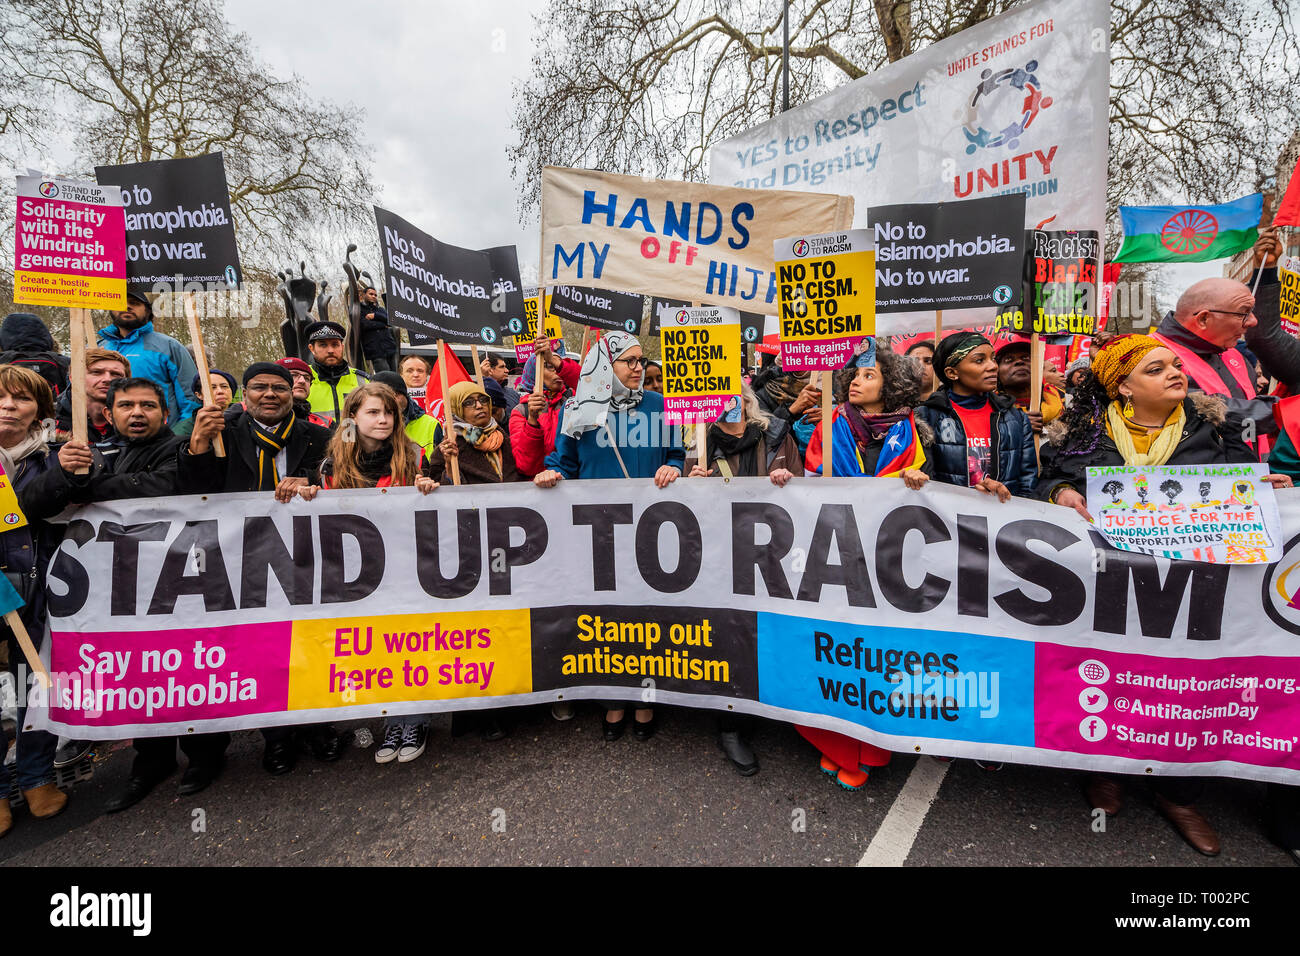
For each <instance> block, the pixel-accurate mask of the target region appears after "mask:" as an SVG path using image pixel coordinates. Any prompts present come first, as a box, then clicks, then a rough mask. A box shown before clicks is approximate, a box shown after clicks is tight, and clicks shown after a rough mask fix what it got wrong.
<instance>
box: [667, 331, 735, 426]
mask: <svg viewBox="0 0 1300 956" xmlns="http://www.w3.org/2000/svg"><path fill="white" fill-rule="evenodd" d="M659 342H660V345H661V346H662V348H663V363H664V418H665V419H667V420H668V421H673V422H675V421H680V422H685V423H691V422H711V421H714V420H716V419H717V418H718V416H720V415H721V414H722V411H723V409H724V408H725V406H726V404H727V400H728V399H731V398H739V396H740V365H741V360H740V359H741V353H740V313H739V312H738V311H736V310H735V309H728V308H718V307H714V306H706V307H704V308H699V309H678V310H677V312H676V314H675V315H673V317H672V318H671V319H670V320H668V321H665V322H664V323H662V324H661V325H660V327H659Z"/></svg>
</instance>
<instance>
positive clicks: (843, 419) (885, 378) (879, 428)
mask: <svg viewBox="0 0 1300 956" xmlns="http://www.w3.org/2000/svg"><path fill="white" fill-rule="evenodd" d="M866 343H867V340H865V339H864V340H863V344H860V345H859V346H858V348H857V349H856V350H855V351H854V355H853V357H852V358H851V359H850V360H849V367H848V368H846V369H842V370H840V371H838V372H836V373H835V376H834V379H833V383H834V387H835V392H836V394H837V395H843V396H844V398H845V400H844V401H843V403H841V404H840V405H839V406H837V407H836V409H835V411H834V413H833V414H832V416H831V421H832V426H831V429H832V431H831V434H832V435H833V436H834V439H835V441H834V458H833V460H832V461H833V466H834V467H833V468H832V469H831V470H832V472H833V473H834V474H835V476H836V477H837V478H845V477H862V478H870V477H876V478H884V477H889V476H897V477H900V478H902V479H903V481H904V482H905V483H906V484H907V486H908V487H909V488H911V489H913V490H915V489H918V488H921V487H922V486H924V485H925V483H926V482H927V481H929V480H930V479H929V476H928V475H927V474H926V473H925V471H924V470H923V468H924V466H925V462H926V458H925V451H924V446H925V445H927V444H929V441H930V438H931V436H930V433H929V429H928V428H927V427H926V426H925V425H921V424H919V423H917V422H916V420H915V418H914V416H913V414H912V408H913V406H915V405H916V403H917V402H919V401H920V398H921V367H920V364H919V363H918V362H915V361H913V360H912V359H910V358H906V357H903V356H899V355H895V354H894V353H893V352H891V351H889V350H887V349H882V350H880V351H876V352H875V354H874V358H873V357H872V352H873V350H872V349H871V348H870V347H869V345H867V344H866ZM822 427H823V425H822V424H818V426H817V430H816V431H815V432H813V436H812V440H811V441H809V442H808V454H807V458H806V461H805V467H806V468H807V471H808V473H810V474H821V470H822V458H823V447H822ZM796 729H797V730H798V731H799V733H800V734H802V735H803V737H804V739H805V740H807V741H808V742H809V743H810V744H812V745H813V746H814V747H816V748H817V749H818V750H819V751H820V752H821V755H822V758H821V770H822V772H823V773H825V774H827V775H828V776H831V777H834V778H835V782H836V783H838V784H839V785H840V786H841V787H843V788H844V789H845V790H859V789H861V788H862V786H863V785H865V784H866V782H867V779H868V778H869V776H870V774H871V769H872V768H873V767H883V766H885V765H886V764H888V763H889V758H890V752H889V751H888V750H885V749H883V748H881V747H877V746H875V745H873V744H869V743H866V742H865V741H861V740H858V739H857V738H855V737H850V736H848V735H846V734H839V733H836V732H835V731H832V730H822V729H821V728H818V727H804V726H800V725H796Z"/></svg>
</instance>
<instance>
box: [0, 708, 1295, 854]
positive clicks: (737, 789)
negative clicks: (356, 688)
mask: <svg viewBox="0 0 1300 956" xmlns="http://www.w3.org/2000/svg"><path fill="white" fill-rule="evenodd" d="M354 726H357V725H354ZM366 726H369V727H371V728H372V729H374V730H377V729H378V727H379V722H378V721H375V722H367V724H366ZM449 729H450V718H449V717H446V716H442V717H438V718H435V722H434V727H433V732H432V733H431V735H430V740H429V747H428V749H427V751H426V752H425V754H424V756H422V757H421V758H420V759H419V760H417V761H414V762H412V763H409V764H397V763H391V764H388V765H386V766H378V765H376V764H375V763H374V759H373V753H374V750H373V747H372V748H370V749H361V748H358V747H352V748H350V749H349V750H348V752H347V754H346V755H345V756H344V757H343V759H342V760H340V761H339V762H338V763H335V764H321V763H317V762H316V761H314V760H313V759H312V758H311V757H310V756H309V755H304V757H303V758H302V760H301V761H300V763H299V764H298V767H297V769H296V770H295V771H294V772H293V773H291V774H288V775H286V776H282V777H271V776H269V775H267V774H266V773H265V772H264V771H263V770H262V769H261V765H260V758H261V748H262V742H261V737H260V735H258V734H256V733H253V732H246V733H239V734H237V735H235V740H234V743H233V744H232V746H231V748H230V752H229V762H228V764H227V768H226V771H225V773H224V774H223V775H222V776H221V778H220V779H219V780H218V781H217V782H216V783H215V784H214V785H213V786H212V787H211V788H209V789H208V790H207V791H205V792H204V793H202V794H199V795H197V796H195V797H190V798H188V799H182V798H180V797H178V796H177V795H176V792H175V787H176V784H177V783H178V782H179V774H177V775H176V776H173V777H172V778H171V779H170V780H168V781H167V782H165V783H163V784H162V785H160V786H159V787H158V788H157V789H156V790H155V791H154V793H152V794H151V795H150V796H149V797H148V798H147V799H146V800H145V801H143V802H142V803H140V804H138V805H137V806H135V807H133V808H132V809H130V810H128V811H126V812H124V813H120V814H116V815H113V816H107V815H105V814H104V813H103V806H104V803H105V801H106V800H107V799H108V797H109V796H111V795H112V794H114V793H115V792H116V791H117V790H118V789H119V788H120V787H121V786H122V784H123V782H124V781H125V779H126V776H127V772H128V770H129V767H130V751H129V750H127V749H123V748H121V746H120V745H119V746H118V749H116V750H113V751H112V752H108V751H109V748H108V747H105V748H104V751H105V753H104V755H102V756H101V758H100V760H99V761H98V762H97V764H96V769H95V773H94V776H93V778H92V779H91V780H89V781H86V782H83V783H79V784H77V785H76V786H75V788H74V789H73V792H72V800H71V802H70V803H69V806H68V809H67V810H66V811H65V812H64V813H63V814H62V815H60V816H59V817H56V818H54V819H52V820H48V821H37V820H33V819H32V818H31V817H29V816H28V815H27V813H26V810H25V809H19V810H17V811H16V813H15V826H14V829H13V830H12V831H11V833H10V834H9V836H8V837H6V838H5V839H3V840H0V862H2V863H4V864H6V865H16V866H40V865H64V866H118V865H129V866H147V865H155V864H169V865H179V866H192V865H212V864H215V865H222V866H236V865H286V864H288V865H295V864H310V865H318V866H340V865H349V866H353V865H384V864H404V865H412V864H416V865H426V864H428V865H462V866H464V865H484V864H486V865H497V864H523V865H574V864H577V865H582V864H597V865H601V864H603V865H643V864H660V865H678V864H687V865H690V864H728V865H752V864H757V865H767V864H777V865H791V866H807V865H814V866H817V865H830V866H852V865H855V864H857V863H859V861H860V860H862V858H863V856H864V853H866V852H867V849H868V847H869V846H871V845H872V841H873V838H876V837H877V834H878V831H880V830H881V827H882V824H883V823H885V821H886V818H887V816H888V817H889V819H890V822H889V824H888V825H887V826H886V833H885V834H882V835H881V836H880V839H879V840H877V844H878V846H876V847H874V848H873V850H872V854H871V858H872V859H873V860H878V859H881V856H880V855H879V854H878V853H877V851H878V850H880V848H881V847H882V846H883V847H884V848H885V850H886V851H890V848H891V847H892V852H893V853H894V854H895V855H896V856H898V857H899V858H901V859H905V860H906V865H907V866H909V867H910V866H975V865H983V866H1054V867H1055V866H1091V865H1119V866H1180V867H1188V866H1192V867H1233V866H1284V867H1290V866H1292V865H1293V864H1292V862H1291V861H1290V858H1289V857H1287V856H1286V855H1285V854H1283V853H1282V852H1281V851H1280V850H1278V849H1277V848H1276V847H1274V846H1273V845H1272V844H1271V843H1270V842H1269V841H1268V840H1267V838H1266V837H1265V836H1264V835H1263V833H1262V832H1261V831H1260V826H1259V821H1258V816H1259V811H1260V806H1261V803H1262V800H1263V796H1264V786H1263V784H1258V783H1254V782H1250V781H1241V780H1215V781H1212V782H1211V783H1210V785H1209V788H1208V791H1207V793H1206V796H1205V799H1204V800H1203V801H1202V803H1201V804H1200V806H1201V808H1202V810H1203V811H1204V812H1205V813H1206V814H1207V816H1209V818H1210V819H1211V820H1212V821H1213V822H1214V823H1215V824H1216V826H1217V827H1218V828H1219V831H1220V835H1221V837H1222V840H1223V846H1224V851H1223V853H1222V855H1221V856H1219V857H1218V858H1216V859H1207V858H1205V857H1202V856H1200V855H1199V854H1197V853H1196V852H1195V851H1194V850H1192V849H1191V848H1190V847H1188V846H1187V845H1186V844H1184V843H1183V841H1182V840H1181V839H1180V838H1179V836H1178V835H1177V834H1176V833H1175V832H1174V831H1173V830H1172V829H1171V828H1170V826H1169V825H1168V824H1167V823H1166V822H1165V821H1164V820H1163V818H1161V817H1160V816H1159V815H1158V814H1157V813H1156V811H1155V809H1154V808H1153V806H1152V801H1151V796H1150V794H1149V793H1148V792H1147V789H1146V787H1145V786H1144V785H1143V783H1142V782H1141V781H1136V782H1135V784H1134V786H1133V787H1131V788H1130V792H1129V799H1128V804H1127V806H1126V807H1125V809H1124V810H1123V812H1122V813H1121V814H1119V815H1118V816H1116V817H1113V818H1110V819H1108V820H1107V821H1106V824H1107V825H1106V830H1105V832H1104V833H1098V832H1094V829H1093V819H1092V816H1091V815H1090V812H1089V809H1088V807H1087V806H1086V805H1085V803H1084V800H1083V797H1082V795H1081V790H1080V779H1081V776H1080V775H1079V774H1076V773H1070V772H1066V771H1059V770H1050V769H1043V768H1034V767H1018V766H1007V767H1006V768H1004V769H1003V770H1002V771H1000V772H989V771H985V770H981V769H979V768H978V767H976V766H975V765H974V764H973V763H971V762H970V761H964V760H963V761H956V762H954V763H951V764H949V765H947V766H946V767H944V766H942V765H935V766H930V767H923V768H921V771H920V772H919V773H918V775H917V779H916V780H915V781H914V782H913V784H912V786H911V787H910V788H909V790H912V789H915V788H916V787H917V785H918V783H922V782H924V780H932V781H933V780H937V778H938V777H942V780H941V781H939V782H938V790H937V795H936V796H935V797H934V800H933V803H932V804H929V805H928V808H927V806H926V802H925V800H921V801H920V802H919V803H918V802H917V800H916V799H914V798H913V797H910V796H909V798H907V799H905V800H904V801H903V802H902V803H900V805H899V809H897V810H895V811H894V813H893V814H891V813H890V811H891V808H892V807H893V806H894V804H895V798H896V797H898V796H899V793H900V791H901V790H902V789H903V787H904V785H905V783H907V781H908V778H909V776H910V775H911V774H912V772H913V770H914V768H915V767H916V766H917V762H918V760H920V761H925V762H927V763H931V764H933V763H934V762H933V761H931V758H929V757H920V758H918V757H915V756H912V755H899V756H897V757H896V758H895V759H894V762H893V764H892V765H891V766H890V767H888V768H885V769H883V770H879V771H877V772H875V773H874V774H873V776H872V779H871V781H870V783H869V784H868V785H867V786H866V787H865V788H864V789H863V790H861V791H859V792H856V793H849V792H846V791H843V790H841V789H839V788H838V787H837V786H835V785H834V784H833V783H832V782H831V780H830V779H829V778H827V777H826V776H824V775H823V774H821V773H819V772H818V770H817V760H816V755H815V753H814V751H813V749H812V748H811V747H810V746H809V745H808V744H807V743H806V742H805V741H804V740H803V739H802V738H801V737H799V735H798V734H797V733H796V732H795V731H794V729H793V728H792V727H790V726H789V725H786V724H780V723H775V722H765V721H760V722H758V723H757V724H756V726H755V728H754V732H753V734H752V740H753V744H754V747H755V750H756V752H757V753H758V755H759V760H760V762H761V764H762V770H761V772H760V773H758V774H757V775H756V776H753V777H750V778H742V777H740V776H739V775H737V774H736V773H735V772H734V770H733V769H732V768H731V765H730V763H728V762H727V760H726V758H725V757H724V756H723V754H722V752H721V750H720V749H719V747H718V744H717V735H716V733H715V730H714V723H713V719H712V718H711V717H710V716H709V715H707V714H704V713H701V712H695V711H686V710H675V709H666V708H665V709H661V710H660V730H659V733H658V734H657V736H656V737H655V738H653V739H652V740H650V741H648V742H645V743H642V742H640V741H637V740H634V739H633V738H632V737H631V735H630V734H629V735H627V736H625V737H624V739H622V740H620V741H618V742H616V743H613V744H607V743H605V742H604V741H603V740H602V739H601V735H600V721H599V717H598V714H597V711H596V708H595V706H594V705H586V706H585V707H582V706H581V705H580V710H579V714H578V716H577V718H576V719H574V720H572V721H568V722H566V723H557V722H555V721H554V720H552V719H551V717H550V715H549V713H547V712H546V711H544V710H542V709H540V708H537V709H532V710H529V711H527V712H525V713H523V714H522V715H520V716H519V718H518V721H517V724H516V726H515V729H514V732H513V733H512V735H511V736H510V737H508V738H506V739H505V740H502V741H498V742H495V743H487V742H484V741H482V740H480V739H479V738H478V736H477V735H470V736H465V737H460V738H457V739H452V738H451V737H450V734H449ZM909 814H910V817H909ZM909 818H910V819H911V820H912V824H913V826H911V827H908V826H906V825H905V824H906V823H907V820H908V819H909ZM900 822H901V823H902V824H904V825H903V826H902V828H901V830H900V829H899V825H900ZM800 823H802V824H803V825H802V826H800V825H799V824H800ZM900 841H901V843H900ZM886 844H887V845H886ZM884 858H885V859H888V858H889V852H885V854H884Z"/></svg>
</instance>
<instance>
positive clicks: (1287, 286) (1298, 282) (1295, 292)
mask: <svg viewBox="0 0 1300 956" xmlns="http://www.w3.org/2000/svg"><path fill="white" fill-rule="evenodd" d="M1277 281H1278V282H1279V283H1280V284H1281V286H1282V288H1281V289H1280V290H1279V291H1278V312H1279V316H1280V318H1281V320H1282V328H1284V329H1286V331H1288V332H1290V333H1291V334H1292V335H1296V336H1300V256H1283V257H1282V259H1281V260H1279V262H1278V264H1277Z"/></svg>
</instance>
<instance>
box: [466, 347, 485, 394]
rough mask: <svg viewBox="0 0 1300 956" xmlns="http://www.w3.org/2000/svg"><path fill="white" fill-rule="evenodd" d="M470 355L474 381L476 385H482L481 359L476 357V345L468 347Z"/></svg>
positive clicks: (480, 386)
mask: <svg viewBox="0 0 1300 956" xmlns="http://www.w3.org/2000/svg"><path fill="white" fill-rule="evenodd" d="M469 354H470V357H471V358H472V359H473V361H474V381H476V382H478V387H479V388H482V387H483V360H482V359H480V358H479V357H478V346H477V345H471V346H470V347H469Z"/></svg>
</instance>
